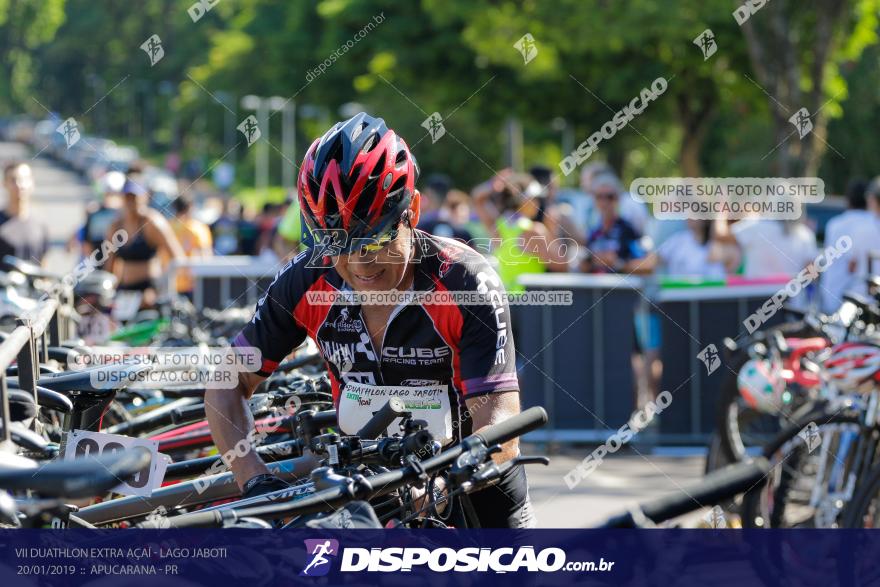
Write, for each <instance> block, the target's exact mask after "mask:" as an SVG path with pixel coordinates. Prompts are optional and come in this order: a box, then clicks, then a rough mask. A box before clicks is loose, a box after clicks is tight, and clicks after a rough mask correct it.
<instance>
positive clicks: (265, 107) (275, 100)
mask: <svg viewBox="0 0 880 587" xmlns="http://www.w3.org/2000/svg"><path fill="white" fill-rule="evenodd" d="M241 106H242V108H244V109H245V110H256V112H257V126H258V127H259V129H260V133H265V136H264V137H261V138H262V139H264V140H260V141H258V142H259V143H260V144H259V145H257V165H256V167H257V169H256V182H255V184H256V187H257V189H258V190H265V189H266V187H267V186H268V185H269V150H268V147H269V110H270V109H271V110H272V111H274V112H278V111H279V110H280V111H281V112H282V129H281V141H282V148H281V155H282V158H283V159H284V161H283V162H282V175H283V183H284V187H286V188H288V189H291V188H293V185H294V181H295V180H294V178H295V177H296V176H295V172H294V167H293V166H292V165H291V164H290V163H288V161H293V157H294V148H295V142H294V140H295V139H294V132H295V126H294V124H295V112H296V105H295V104H294V103H293V102H291V101H289V100H287V99H285V98H282V97H281V96H272V97H271V98H264V97H261V96H254V95H248V96H245V97H244V98H242V99H241Z"/></svg>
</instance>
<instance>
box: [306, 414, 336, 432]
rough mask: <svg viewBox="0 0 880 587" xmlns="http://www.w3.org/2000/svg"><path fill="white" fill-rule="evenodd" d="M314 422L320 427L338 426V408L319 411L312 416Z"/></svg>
mask: <svg viewBox="0 0 880 587" xmlns="http://www.w3.org/2000/svg"><path fill="white" fill-rule="evenodd" d="M312 424H313V425H315V426H317V427H318V428H330V427H332V426H336V424H337V422H336V410H325V411H323V412H317V413H316V414H315V415H314V416H312Z"/></svg>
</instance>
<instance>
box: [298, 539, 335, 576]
mask: <svg viewBox="0 0 880 587" xmlns="http://www.w3.org/2000/svg"><path fill="white" fill-rule="evenodd" d="M305 543H306V552H307V553H308V555H309V557H310V558H309V562H308V563H307V564H306V566H305V568H304V569H303V570H302V572H301V573H300V574H299V575H300V577H322V576H324V575H326V574H327V573H328V572H329V571H330V558H329V557H331V556H334V557H335V556H336V555H337V554H339V541H338V540H332V539H329V538H327V539H322V538H317V539H311V540H306V541H305Z"/></svg>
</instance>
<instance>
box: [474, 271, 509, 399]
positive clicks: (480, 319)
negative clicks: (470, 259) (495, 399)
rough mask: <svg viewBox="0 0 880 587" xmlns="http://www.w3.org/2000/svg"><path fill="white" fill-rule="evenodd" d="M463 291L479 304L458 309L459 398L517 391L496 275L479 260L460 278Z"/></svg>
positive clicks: (502, 294) (502, 296) (504, 299)
mask: <svg viewBox="0 0 880 587" xmlns="http://www.w3.org/2000/svg"><path fill="white" fill-rule="evenodd" d="M474 256H475V257H479V256H478V255H476V254H474ZM464 289H465V290H466V291H468V292H476V293H478V294H480V298H479V302H480V303H478V304H469V305H462V306H461V307H460V308H461V314H462V328H461V341H460V343H459V349H460V350H459V361H460V369H461V383H462V393H463V395H464V396H465V397H473V396H477V395H483V394H486V393H494V392H499V391H508V390H518V389H519V382H518V379H517V376H516V349H515V348H514V344H513V332H512V331H511V321H510V308H509V306H508V304H507V294H506V292H505V291H504V286H503V285H502V284H501V280H500V279H499V277H498V274H497V273H495V271H494V270H493V269H492V268H491V267H490V266H489V264H488V262H486V260H485V259H483V258H482V257H479V260H478V261H476V262H475V263H473V264H470V267H469V270H468V271H467V272H466V274H465V276H464Z"/></svg>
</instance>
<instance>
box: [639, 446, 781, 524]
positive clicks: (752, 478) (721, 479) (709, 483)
mask: <svg viewBox="0 0 880 587" xmlns="http://www.w3.org/2000/svg"><path fill="white" fill-rule="evenodd" d="M769 472H770V463H769V462H768V461H767V459H765V458H763V457H760V458H757V459H755V460H753V461H750V462H746V463H738V464H735V465H730V466H727V467H725V468H723V469H719V470H718V471H714V472H712V473H709V474H708V475H706V477H705V478H703V481H702V482H700V484H699V485H697V486H696V487H693V488H691V489H689V490H688V491H686V492H679V493H676V494H673V495H670V496H667V497H661V498H660V499H657V500H656V501H653V502H651V503H647V504H645V505H643V506H642V511H643V512H644V513H645V517H646V518H648V519H649V520H651V521H653V522H655V523H659V522H663V521H666V520H669V519H672V518H675V517H678V516H681V515H684V514H686V513H688V512H692V511H694V510H696V509H699V508H701V507H703V506H704V505H713V504H717V503H721V502H723V501H726V500H728V499H732V498H734V497H736V496H737V495H739V494H740V493H744V492H746V491H748V490H750V489H751V488H752V487H755V486H756V485H758V484H759V483H761V481H762V480H763V479H764V478H765V477H767V475H768V473H769Z"/></svg>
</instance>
